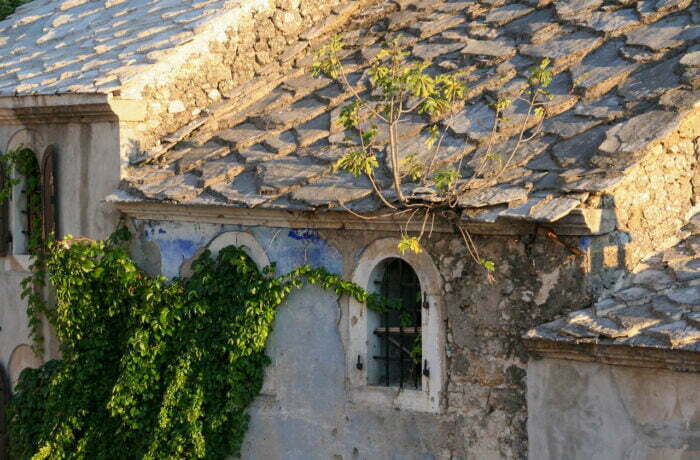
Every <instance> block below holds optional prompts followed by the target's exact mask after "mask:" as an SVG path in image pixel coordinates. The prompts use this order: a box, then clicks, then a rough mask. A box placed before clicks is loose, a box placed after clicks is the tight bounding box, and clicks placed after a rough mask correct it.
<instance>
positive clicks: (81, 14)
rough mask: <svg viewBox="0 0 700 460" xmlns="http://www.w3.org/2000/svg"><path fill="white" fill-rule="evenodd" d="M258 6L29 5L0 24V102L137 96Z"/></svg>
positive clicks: (251, 0) (70, 0)
mask: <svg viewBox="0 0 700 460" xmlns="http://www.w3.org/2000/svg"><path fill="white" fill-rule="evenodd" d="M261 3H262V2H261V1H260V0H238V1H235V0H175V1H173V0H33V1H31V2H30V3H27V4H24V5H22V6H20V7H19V8H18V9H17V11H16V12H15V13H14V14H13V15H11V16H9V17H8V18H6V19H5V20H3V21H0V56H2V60H0V96H12V95H27V94H42V95H45V94H61V93H102V94H106V93H113V92H115V91H118V90H121V89H122V88H123V87H124V86H125V85H126V84H127V83H134V84H135V85H136V86H137V87H138V89H140V88H142V87H143V85H144V84H145V83H146V82H147V81H150V80H153V79H155V80H156V81H157V78H158V77H159V76H160V77H161V78H162V76H163V74H164V72H167V71H168V69H172V66H173V65H174V66H178V65H179V63H178V62H176V61H175V58H174V54H175V53H174V51H181V54H180V56H179V58H178V59H180V60H182V59H186V58H187V55H188V52H201V50H202V49H207V46H206V45H207V42H208V41H209V40H210V39H212V38H213V37H215V36H221V34H223V33H224V29H225V27H226V26H227V25H231V24H235V23H236V18H238V17H241V16H245V15H249V14H250V11H251V10H254V9H255V8H257V7H259V6H260V4H261ZM149 79H150V80H149ZM138 89H137V90H135V91H134V94H133V95H138V93H139V90H138ZM122 96H124V93H123V92H122Z"/></svg>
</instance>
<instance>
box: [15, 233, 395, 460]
mask: <svg viewBox="0 0 700 460" xmlns="http://www.w3.org/2000/svg"><path fill="white" fill-rule="evenodd" d="M129 236H130V235H129V232H128V231H126V230H125V229H122V230H119V231H117V232H116V233H115V234H114V235H112V236H111V237H110V238H109V239H107V240H105V241H90V240H85V239H70V238H68V239H64V240H62V241H56V242H52V243H50V244H49V246H48V251H47V254H46V258H45V262H46V267H47V270H48V273H49V280H50V282H51V284H52V286H53V287H54V288H55V291H56V307H55V310H54V312H53V314H52V315H51V316H50V320H51V323H52V325H53V326H54V327H55V330H56V333H57V335H58V338H59V339H60V343H61V352H62V356H63V360H61V361H50V362H48V363H46V364H45V365H44V366H42V367H41V368H39V369H36V370H32V369H27V370H25V371H24V372H23V373H22V374H21V376H20V379H19V382H18V385H17V394H16V396H15V397H14V399H13V400H12V402H11V403H10V406H9V408H8V412H9V414H10V417H11V420H12V421H11V424H10V444H11V458H13V459H16V460H24V459H33V460H40V459H91V460H92V459H97V460H99V459H112V458H115V457H114V456H115V453H116V452H118V454H117V455H118V456H119V458H122V459H183V458H184V459H195V458H197V459H200V458H201V459H223V458H225V457H227V456H228V455H238V454H239V453H240V449H241V444H242V442H243V437H244V434H245V432H246V429H247V427H248V415H247V414H246V409H247V408H248V406H249V405H250V403H251V402H252V401H253V398H255V396H256V395H257V394H258V393H259V391H260V388H261V386H262V383H263V373H264V369H265V366H266V365H267V364H268V363H269V359H268V357H267V356H266V355H265V353H264V348H265V343H266V340H267V337H268V335H269V334H270V330H271V326H272V322H273V320H274V317H275V312H276V309H277V307H278V306H279V305H280V304H281V303H282V302H283V301H284V300H285V299H286V298H287V296H288V295H289V294H290V292H292V290H293V289H296V288H299V287H301V286H302V285H303V284H304V283H311V284H316V285H318V286H320V287H322V288H324V289H327V290H330V291H333V292H335V293H336V294H338V295H348V296H351V297H353V298H355V299H357V300H358V301H360V302H366V303H367V304H368V307H369V308H372V309H375V310H383V309H386V308H397V304H396V302H395V301H391V300H389V299H382V298H380V297H378V296H376V295H372V294H368V293H367V292H366V291H365V290H364V289H362V288H360V287H358V286H357V285H355V284H353V283H350V282H347V281H343V280H342V279H341V278H340V277H339V276H337V275H332V274H330V273H328V272H326V271H325V270H324V269H314V268H311V267H309V266H301V267H299V268H297V269H295V270H293V271H292V272H290V273H289V274H286V275H283V276H279V277H277V276H275V267H274V265H272V266H269V267H265V268H263V269H262V270H259V269H258V267H257V266H256V265H255V263H254V262H253V261H252V260H251V259H250V257H248V255H246V253H245V252H244V251H243V249H242V248H240V247H228V248H225V249H222V250H221V251H220V252H219V254H218V255H217V256H216V257H214V258H213V257H212V256H211V254H210V253H209V252H205V253H204V254H202V256H201V257H199V258H198V259H197V260H196V261H195V262H194V264H193V275H192V276H191V277H190V278H188V279H176V280H174V281H172V282H167V280H166V279H164V278H163V277H151V276H148V275H146V274H145V273H143V272H142V271H141V270H139V269H138V268H137V266H136V264H135V263H134V262H133V261H132V259H131V258H130V257H129V254H128V251H127V249H126V247H125V242H126V241H127V240H128V238H129Z"/></svg>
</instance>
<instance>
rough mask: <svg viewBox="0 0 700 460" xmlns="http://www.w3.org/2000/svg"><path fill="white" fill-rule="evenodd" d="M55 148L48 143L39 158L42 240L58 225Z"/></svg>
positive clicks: (54, 231) (45, 239) (53, 231)
mask: <svg viewBox="0 0 700 460" xmlns="http://www.w3.org/2000/svg"><path fill="white" fill-rule="evenodd" d="M56 196H57V194H56V149H55V148H54V147H53V146H52V145H50V146H48V147H47V148H46V150H45V151H44V156H43V158H42V159H41V203H42V206H43V208H42V229H41V236H42V239H43V241H47V238H48V237H49V235H51V234H52V233H56V229H57V225H58V216H57V212H56V211H57V206H56V204H57V200H56Z"/></svg>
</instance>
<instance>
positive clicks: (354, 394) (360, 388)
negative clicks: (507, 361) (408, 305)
mask: <svg viewBox="0 0 700 460" xmlns="http://www.w3.org/2000/svg"><path fill="white" fill-rule="evenodd" d="M398 242H399V241H398V239H395V238H384V239H380V240H377V241H375V242H373V243H372V244H370V245H369V246H368V247H367V248H365V249H364V251H363V252H362V255H361V257H360V259H359V261H358V263H357V266H356V267H355V270H354V271H353V274H352V281H353V282H354V283H357V284H359V285H360V286H362V287H365V288H368V289H369V290H372V289H371V286H370V284H371V282H372V277H373V273H374V272H375V268H376V267H377V266H378V265H380V264H381V263H382V262H383V261H385V260H386V259H391V258H398V259H402V260H404V261H405V262H407V263H408V264H409V265H410V266H411V268H413V270H414V271H415V273H416V275H417V276H418V280H419V281H420V285H421V291H422V295H423V301H424V302H425V306H426V308H424V309H423V311H422V314H421V316H422V318H421V322H422V325H421V337H422V358H423V359H424V360H425V361H427V369H428V371H429V373H428V374H429V375H423V376H422V381H421V388H420V389H418V390H416V389H410V388H399V387H385V386H376V385H371V384H370V383H369V379H368V375H367V369H368V368H367V365H366V363H367V362H368V360H369V359H372V358H371V357H370V356H368V354H369V353H368V351H369V334H370V333H371V331H370V330H369V329H370V327H369V324H368V319H369V315H370V314H372V313H370V312H368V310H367V306H366V305H365V304H363V303H360V302H357V301H355V300H353V299H348V315H347V318H348V320H347V347H346V350H347V359H346V361H347V375H348V384H349V396H350V400H351V402H353V403H357V404H363V405H369V406H373V407H377V406H380V407H393V408H401V409H406V410H414V411H420V412H440V411H441V410H442V406H443V405H442V399H443V392H444V385H445V381H446V370H445V321H444V318H445V312H444V301H443V283H442V277H441V276H440V273H439V271H438V269H437V267H436V266H435V264H434V263H433V261H432V259H431V257H430V255H428V254H427V253H426V252H422V253H420V254H414V253H408V252H407V253H405V254H401V253H400V252H399V251H398V249H397V245H398Z"/></svg>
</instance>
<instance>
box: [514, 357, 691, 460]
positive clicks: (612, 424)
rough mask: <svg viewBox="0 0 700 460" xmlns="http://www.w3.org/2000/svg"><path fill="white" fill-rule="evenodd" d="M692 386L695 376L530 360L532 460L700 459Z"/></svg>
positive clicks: (622, 367) (529, 393) (651, 370)
mask: <svg viewBox="0 0 700 460" xmlns="http://www.w3.org/2000/svg"><path fill="white" fill-rule="evenodd" d="M698 385H700V375H699V374H697V373H684V372H674V371H667V370H658V369H643V368H635V367H624V366H610V365H606V364H598V363H587V362H580V361H565V360H557V359H543V360H531V361H530V363H529V364H528V375H527V387H528V396H527V403H528V407H529V410H530V411H529V420H528V433H529V437H530V458H536V459H538V460H559V459H562V458H586V459H621V458H635V459H637V458H639V459H642V458H644V459H659V460H660V459H664V460H690V459H694V458H699V457H700V435H698V433H700V400H699V399H698V397H697V390H698Z"/></svg>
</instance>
